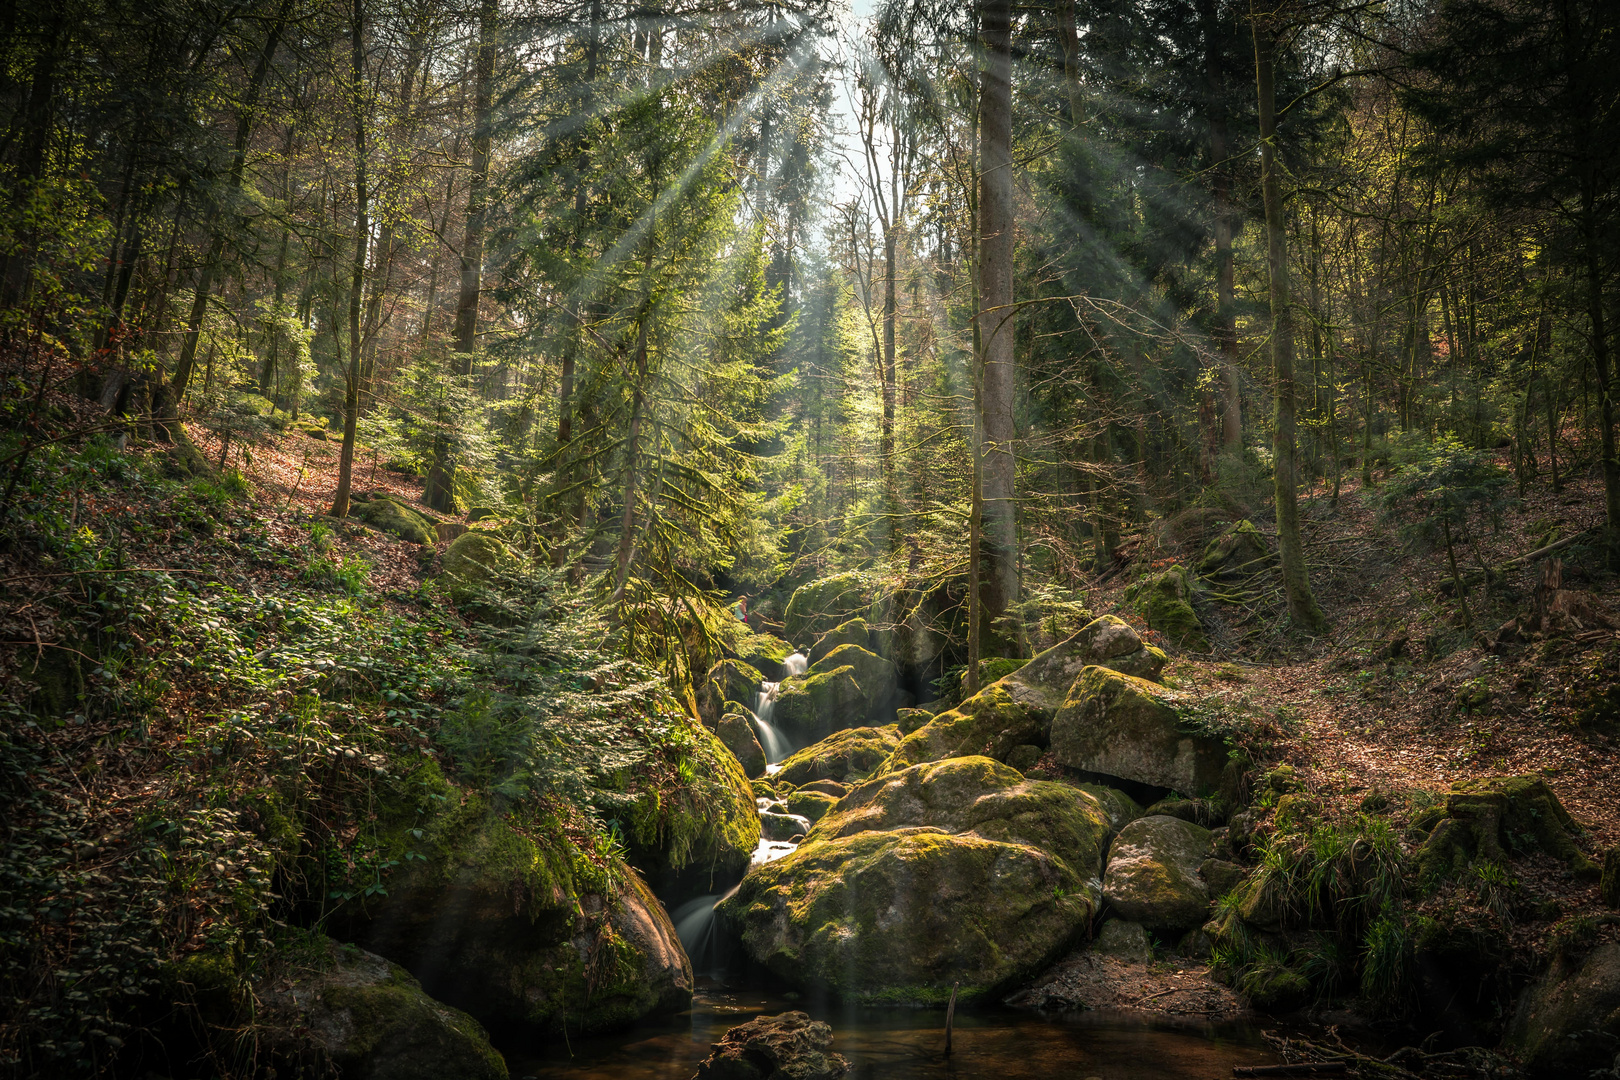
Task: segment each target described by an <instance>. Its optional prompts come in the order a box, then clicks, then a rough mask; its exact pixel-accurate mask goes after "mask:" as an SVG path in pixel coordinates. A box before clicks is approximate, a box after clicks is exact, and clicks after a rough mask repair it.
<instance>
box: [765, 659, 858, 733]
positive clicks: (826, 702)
mask: <svg viewBox="0 0 1620 1080" xmlns="http://www.w3.org/2000/svg"><path fill="white" fill-rule="evenodd" d="M865 718H866V694H865V692H864V691H863V690H862V689H861V684H860V683H858V682H856V681H855V668H854V667H853V666H850V665H846V666H844V667H840V668H833V669H828V670H819V671H810V672H806V673H805V674H803V675H800V676H796V677H794V678H791V679H787V680H785V681H784V682H783V683H782V685H781V687H780V688H779V689H778V690H777V692H776V704H775V706H774V707H773V708H772V709H771V723H772V724H773V725H775V726H776V727H778V728H780V729H781V730H782V731H783V733H784V734H786V735H787V736H788V737H789V738H790V739H792V740H793V741H795V742H806V741H810V740H815V739H819V738H821V737H823V736H825V735H827V734H828V733H829V732H833V731H838V730H840V729H842V728H846V727H849V726H851V725H854V724H859V723H861V721H863V720H864V719H865Z"/></svg>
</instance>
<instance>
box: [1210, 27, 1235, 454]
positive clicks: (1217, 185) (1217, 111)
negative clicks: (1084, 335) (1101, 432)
mask: <svg viewBox="0 0 1620 1080" xmlns="http://www.w3.org/2000/svg"><path fill="white" fill-rule="evenodd" d="M1199 11H1200V15H1201V21H1202V22H1203V26H1204V50H1205V52H1204V75H1205V80H1206V82H1207V86H1208V94H1209V100H1210V111H1209V158H1210V168H1211V169H1212V170H1213V173H1212V180H1213V184H1212V187H1213V189H1214V194H1215V326H1214V330H1215V344H1216V345H1217V346H1218V347H1219V349H1220V354H1221V361H1220V363H1221V371H1220V376H1221V378H1220V418H1221V452H1222V453H1225V454H1241V453H1242V452H1243V411H1242V407H1241V404H1240V397H1239V394H1238V341H1237V329H1236V320H1235V317H1234V314H1233V312H1234V311H1235V310H1236V298H1237V288H1236V280H1237V279H1236V270H1235V263H1234V261H1233V257H1232V234H1233V232H1234V230H1233V227H1232V218H1233V213H1232V181H1231V177H1230V176H1229V175H1228V168H1227V165H1226V159H1227V155H1228V150H1227V130H1226V105H1225V102H1224V101H1223V99H1222V94H1221V89H1222V85H1223V82H1224V80H1223V79H1222V72H1221V59H1220V16H1219V10H1218V7H1217V4H1216V2H1215V0H1200V4H1199Z"/></svg>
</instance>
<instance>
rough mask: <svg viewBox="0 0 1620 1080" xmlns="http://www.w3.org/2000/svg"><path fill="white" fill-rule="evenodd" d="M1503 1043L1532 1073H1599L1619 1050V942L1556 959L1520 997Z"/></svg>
mask: <svg viewBox="0 0 1620 1080" xmlns="http://www.w3.org/2000/svg"><path fill="white" fill-rule="evenodd" d="M1503 1046H1504V1047H1505V1048H1506V1049H1507V1050H1508V1051H1509V1052H1511V1053H1512V1054H1513V1055H1514V1056H1515V1057H1517V1058H1518V1059H1519V1062H1520V1064H1521V1065H1523V1066H1524V1068H1525V1070H1526V1071H1527V1072H1528V1073H1529V1074H1530V1075H1531V1076H1569V1077H1576V1076H1587V1075H1592V1076H1597V1075H1599V1073H1598V1072H1597V1071H1596V1070H1599V1069H1604V1068H1605V1067H1607V1066H1608V1065H1610V1064H1612V1063H1613V1061H1614V1056H1615V1051H1616V1050H1617V1049H1620V944H1616V943H1614V942H1609V943H1607V944H1604V945H1599V946H1598V947H1597V948H1596V949H1594V950H1593V951H1592V952H1591V953H1590V954H1588V955H1587V956H1586V958H1585V960H1584V961H1581V962H1579V963H1576V962H1574V961H1571V960H1569V959H1561V960H1559V961H1557V962H1555V963H1554V964H1553V966H1552V970H1550V971H1549V972H1548V973H1547V974H1546V975H1545V976H1544V977H1543V978H1542V979H1541V981H1540V982H1538V983H1537V984H1536V985H1534V986H1532V987H1531V988H1530V989H1529V991H1528V992H1526V993H1525V995H1524V997H1523V998H1522V999H1521V1000H1520V1003H1519V1007H1518V1010H1517V1012H1516V1013H1515V1014H1514V1017H1513V1020H1512V1022H1511V1023H1510V1024H1509V1025H1508V1030H1507V1036H1506V1038H1505V1039H1504V1040H1503Z"/></svg>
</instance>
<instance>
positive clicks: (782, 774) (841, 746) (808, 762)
mask: <svg viewBox="0 0 1620 1080" xmlns="http://www.w3.org/2000/svg"><path fill="white" fill-rule="evenodd" d="M899 745H900V729H899V728H897V727H895V726H894V725H893V724H889V725H888V726H887V727H860V728H845V729H844V730H843V731H835V732H833V733H832V734H831V735H829V736H827V737H826V738H825V739H822V740H821V741H820V742H817V743H812V744H811V745H809V746H807V747H805V748H804V749H803V750H800V751H799V752H798V753H796V754H794V755H792V756H791V757H789V758H788V759H787V760H786V761H784V762H782V768H781V769H780V770H779V771H778V772H777V774H776V778H777V780H778V781H786V782H787V783H789V784H792V785H793V786H794V787H800V786H802V785H804V784H809V783H812V782H814V781H816V780H838V781H841V782H849V781H856V782H859V781H861V780H865V779H866V778H867V777H868V776H870V775H871V774H872V770H873V769H876V768H877V767H878V766H879V765H881V764H883V762H884V761H886V760H888V757H889V755H890V754H892V753H894V749H895V747H897V746H899Z"/></svg>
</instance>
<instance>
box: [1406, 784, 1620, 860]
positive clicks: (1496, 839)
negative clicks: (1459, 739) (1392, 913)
mask: <svg viewBox="0 0 1620 1080" xmlns="http://www.w3.org/2000/svg"><path fill="white" fill-rule="evenodd" d="M1579 831H1580V830H1579V828H1578V827H1577V826H1576V824H1575V821H1574V819H1572V818H1571V817H1570V816H1569V812H1568V811H1567V810H1565V809H1564V806H1563V804H1562V803H1560V802H1559V801H1558V796H1556V795H1554V794H1553V791H1552V789H1551V788H1550V787H1548V786H1547V782H1546V781H1545V780H1543V779H1541V778H1540V777H1538V776H1501V777H1492V778H1489V779H1483V780H1464V781H1459V782H1458V783H1455V784H1453V785H1451V790H1450V792H1449V793H1448V794H1447V795H1446V807H1445V817H1444V818H1443V819H1442V820H1440V821H1439V822H1438V823H1437V824H1436V825H1435V826H1434V829H1433V831H1432V832H1431V833H1430V834H1429V837H1428V839H1427V840H1425V841H1424V843H1423V846H1422V847H1421V848H1420V849H1419V850H1418V855H1417V857H1418V865H1419V868H1420V874H1421V876H1422V877H1423V878H1424V879H1425V880H1427V881H1431V882H1433V881H1439V880H1441V879H1444V878H1447V877H1450V876H1451V875H1452V874H1453V873H1455V872H1457V871H1459V870H1460V869H1462V868H1463V867H1464V866H1466V865H1467V864H1468V863H1470V862H1472V861H1475V860H1482V861H1486V862H1493V863H1505V862H1507V861H1508V860H1509V859H1510V858H1512V857H1513V856H1514V855H1516V854H1528V853H1532V852H1541V853H1544V854H1547V855H1551V856H1553V857H1554V858H1556V859H1559V860H1560V861H1562V862H1563V863H1564V864H1565V865H1567V866H1568V867H1569V868H1570V870H1572V871H1573V872H1574V873H1575V875H1576V876H1577V877H1580V878H1583V879H1587V880H1594V881H1595V880H1597V879H1598V878H1599V876H1600V874H1601V870H1600V868H1599V866H1598V864H1597V863H1596V862H1594V861H1593V860H1592V859H1590V858H1588V857H1587V855H1586V854H1585V853H1584V852H1582V851H1581V849H1580V848H1578V847H1577V846H1576V845H1575V842H1574V840H1573V839H1572V837H1573V836H1575V835H1577V834H1578V833H1579Z"/></svg>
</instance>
